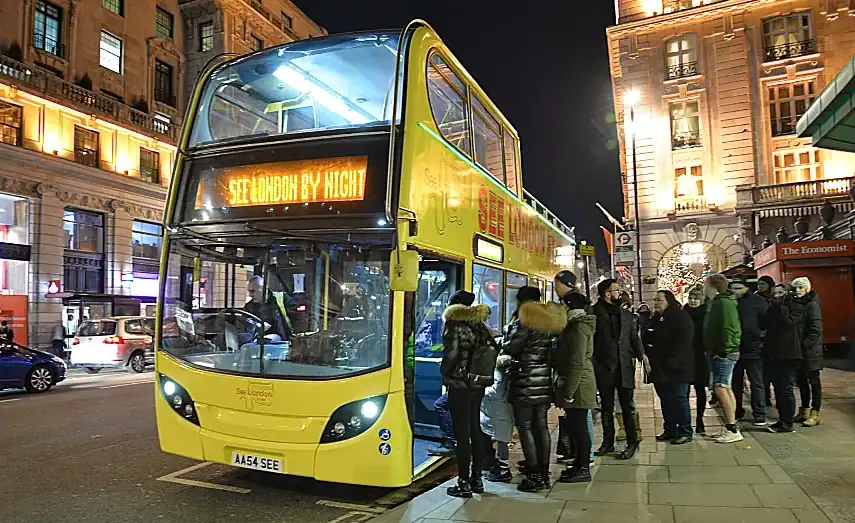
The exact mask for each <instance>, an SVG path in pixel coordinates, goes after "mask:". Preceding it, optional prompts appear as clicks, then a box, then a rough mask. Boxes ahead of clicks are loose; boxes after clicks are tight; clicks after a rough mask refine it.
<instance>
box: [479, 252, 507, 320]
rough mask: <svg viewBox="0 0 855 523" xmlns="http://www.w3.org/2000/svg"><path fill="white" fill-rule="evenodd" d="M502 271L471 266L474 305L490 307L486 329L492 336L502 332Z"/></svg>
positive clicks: (481, 266) (484, 266) (483, 266)
mask: <svg viewBox="0 0 855 523" xmlns="http://www.w3.org/2000/svg"><path fill="white" fill-rule="evenodd" d="M502 272H503V271H502V269H495V268H493V267H487V266H486V265H480V264H478V263H473V264H472V292H473V293H474V294H475V303H480V304H482V305H486V306H488V307H490V316H489V317H488V318H487V321H486V323H487V327H489V328H490V330H491V331H492V332H493V333H494V334H501V332H502V311H503V310H504V298H505V296H504V294H505V293H504V289H503V287H504V286H503V285H502V283H503V280H504V279H505V278H504V274H502Z"/></svg>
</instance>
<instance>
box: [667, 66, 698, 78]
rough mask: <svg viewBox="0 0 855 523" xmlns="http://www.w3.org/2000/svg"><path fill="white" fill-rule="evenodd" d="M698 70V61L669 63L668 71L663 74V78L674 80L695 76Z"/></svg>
mask: <svg viewBox="0 0 855 523" xmlns="http://www.w3.org/2000/svg"><path fill="white" fill-rule="evenodd" d="M698 71H699V69H698V62H687V63H684V64H674V65H669V66H668V72H667V73H666V74H665V79H666V80H676V79H677V78H685V77H687V76H695V75H696V74H698Z"/></svg>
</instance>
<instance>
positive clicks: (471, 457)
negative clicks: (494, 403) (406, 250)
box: [439, 291, 498, 498]
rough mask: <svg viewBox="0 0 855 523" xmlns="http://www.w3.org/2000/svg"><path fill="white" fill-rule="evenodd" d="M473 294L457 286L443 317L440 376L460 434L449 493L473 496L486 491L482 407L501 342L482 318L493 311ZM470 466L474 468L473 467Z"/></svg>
mask: <svg viewBox="0 0 855 523" xmlns="http://www.w3.org/2000/svg"><path fill="white" fill-rule="evenodd" d="M474 301H475V295H474V294H472V293H471V292H468V291H457V292H455V293H454V294H453V295H452V296H451V299H450V300H449V302H448V307H447V308H446V309H445V312H443V314H442V317H443V320H444V322H445V324H444V326H443V329H442V344H443V346H444V347H443V349H444V350H443V356H442V363H441V364H440V367H439V369H440V373H441V374H442V381H443V383H444V384H445V386H446V387H447V388H448V407H449V410H450V411H451V426H452V430H453V431H454V436H455V439H456V440H457V452H456V454H457V471H458V472H457V475H458V479H457V484H456V485H454V486H451V487H448V489H447V490H446V492H447V493H448V495H449V496H454V497H463V498H469V497H472V493H473V492H476V493H481V492H484V484H483V482H482V481H481V471H482V470H483V468H484V465H485V459H486V455H487V449H486V448H485V446H484V438H483V436H482V435H481V424H480V416H479V412H480V410H481V400H482V399H483V398H484V389H485V388H487V387H489V386H490V385H492V384H493V373H494V372H495V368H496V357H497V355H498V346H497V345H496V342H495V340H494V339H493V335H492V333H490V329H489V328H488V327H487V325H486V324H485V323H484V322H485V321H486V320H487V318H488V317H489V316H490V308H489V307H488V306H486V305H475V306H474V307H473V306H472V303H473V302H474ZM470 467H471V468H470Z"/></svg>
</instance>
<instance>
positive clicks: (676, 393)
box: [653, 382, 692, 438]
mask: <svg viewBox="0 0 855 523" xmlns="http://www.w3.org/2000/svg"><path fill="white" fill-rule="evenodd" d="M653 387H654V388H655V389H656V395H657V396H659V401H660V402H661V403H662V417H663V418H664V419H665V434H666V435H668V436H670V437H672V438H678V437H682V436H686V437H688V438H691V437H692V409H691V407H689V384H688V382H677V383H654V384H653Z"/></svg>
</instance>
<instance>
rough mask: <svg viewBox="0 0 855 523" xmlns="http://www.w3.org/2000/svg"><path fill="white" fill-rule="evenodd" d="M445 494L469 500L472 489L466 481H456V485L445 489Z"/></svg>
mask: <svg viewBox="0 0 855 523" xmlns="http://www.w3.org/2000/svg"><path fill="white" fill-rule="evenodd" d="M445 493H446V494H448V495H449V496H451V497H454V498H471V497H472V487H471V486H469V482H468V481H464V480H462V479H458V480H457V485H454V486H451V487H448V488H447V489H445Z"/></svg>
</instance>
